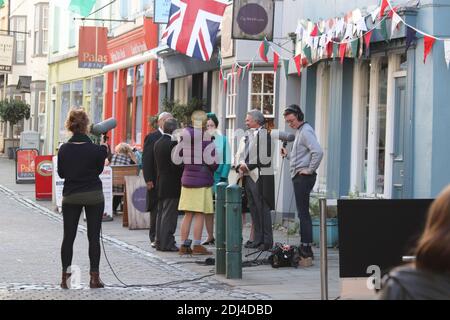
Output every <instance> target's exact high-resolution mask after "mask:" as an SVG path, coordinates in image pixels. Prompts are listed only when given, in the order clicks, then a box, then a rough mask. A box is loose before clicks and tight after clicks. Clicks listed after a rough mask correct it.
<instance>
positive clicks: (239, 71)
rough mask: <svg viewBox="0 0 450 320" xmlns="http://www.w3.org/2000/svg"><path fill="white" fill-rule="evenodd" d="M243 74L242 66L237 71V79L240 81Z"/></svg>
mask: <svg viewBox="0 0 450 320" xmlns="http://www.w3.org/2000/svg"><path fill="white" fill-rule="evenodd" d="M241 74H242V68H241V67H239V69H238V72H237V81H238V82H239V80H240V79H241Z"/></svg>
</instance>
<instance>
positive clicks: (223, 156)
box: [213, 134, 231, 193]
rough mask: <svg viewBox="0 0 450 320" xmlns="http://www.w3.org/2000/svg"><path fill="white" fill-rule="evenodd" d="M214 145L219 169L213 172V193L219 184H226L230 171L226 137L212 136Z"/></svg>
mask: <svg viewBox="0 0 450 320" xmlns="http://www.w3.org/2000/svg"><path fill="white" fill-rule="evenodd" d="M214 144H215V145H216V155H217V159H218V162H219V167H218V168H217V170H216V171H215V172H214V189H213V191H214V193H215V192H216V188H217V187H216V186H217V184H218V183H219V182H226V183H228V175H229V173H230V169H231V148H230V145H229V143H228V139H227V137H226V136H224V135H221V134H215V135H214Z"/></svg>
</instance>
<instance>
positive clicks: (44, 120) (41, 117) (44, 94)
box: [38, 91, 47, 139]
mask: <svg viewBox="0 0 450 320" xmlns="http://www.w3.org/2000/svg"><path fill="white" fill-rule="evenodd" d="M38 97H39V98H38V101H39V105H38V131H40V130H39V129H41V126H42V132H40V133H41V136H40V137H41V139H45V135H46V124H47V118H46V115H47V113H46V106H45V104H46V101H47V92H46V91H39V92H38ZM42 97H43V99H42ZM42 103H43V104H44V109H43V111H44V112H41V111H42V110H41V104H42ZM41 120H42V121H41Z"/></svg>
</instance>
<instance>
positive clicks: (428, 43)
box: [423, 36, 436, 63]
mask: <svg viewBox="0 0 450 320" xmlns="http://www.w3.org/2000/svg"><path fill="white" fill-rule="evenodd" d="M435 41H436V39H435V38H432V37H429V36H424V38H423V42H424V45H423V47H424V55H423V63H426V62H427V57H428V55H429V54H430V52H431V49H432V48H433V45H434V42H435Z"/></svg>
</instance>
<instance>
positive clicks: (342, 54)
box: [339, 42, 347, 64]
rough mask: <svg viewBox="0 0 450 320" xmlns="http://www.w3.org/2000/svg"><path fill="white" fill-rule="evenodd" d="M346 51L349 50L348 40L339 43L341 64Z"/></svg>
mask: <svg viewBox="0 0 450 320" xmlns="http://www.w3.org/2000/svg"><path fill="white" fill-rule="evenodd" d="M345 51H347V42H343V43H341V44H340V45H339V56H340V57H341V64H343V63H344V58H345Z"/></svg>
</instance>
